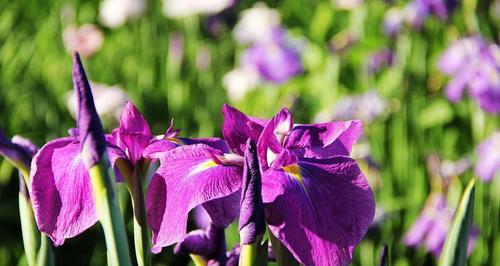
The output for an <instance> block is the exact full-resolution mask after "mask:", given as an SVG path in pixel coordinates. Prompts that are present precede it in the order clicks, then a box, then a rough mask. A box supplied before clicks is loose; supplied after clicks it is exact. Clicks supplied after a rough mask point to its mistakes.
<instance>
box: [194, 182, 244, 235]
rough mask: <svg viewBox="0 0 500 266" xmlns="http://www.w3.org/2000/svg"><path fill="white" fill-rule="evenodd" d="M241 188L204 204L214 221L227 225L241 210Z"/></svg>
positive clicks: (216, 223) (218, 224)
mask: <svg viewBox="0 0 500 266" xmlns="http://www.w3.org/2000/svg"><path fill="white" fill-rule="evenodd" d="M240 194H241V192H240V190H237V191H236V192H234V193H232V194H230V195H228V196H225V197H222V198H218V199H213V200H211V201H208V202H205V203H203V204H202V206H203V208H204V209H205V210H206V211H207V213H208V215H209V217H211V220H212V223H213V224H215V225H217V226H222V227H227V226H228V225H229V224H231V223H232V222H233V221H234V219H236V217H238V214H239V210H240Z"/></svg>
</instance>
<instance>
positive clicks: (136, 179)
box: [115, 160, 151, 266]
mask: <svg viewBox="0 0 500 266" xmlns="http://www.w3.org/2000/svg"><path fill="white" fill-rule="evenodd" d="M115 164H116V165H117V166H118V169H119V170H120V173H121V174H122V176H123V178H124V179H125V182H126V184H127V188H128V190H129V193H130V197H131V198H132V209H133V212H134V248H135V257H136V260H137V265H139V266H144V265H146V266H147V265H151V254H150V252H149V250H150V248H151V246H150V242H151V236H150V234H149V229H148V225H147V223H146V202H145V199H144V189H143V185H142V182H143V180H145V178H143V177H142V176H145V175H146V173H147V171H141V170H137V169H140V168H143V169H147V168H148V167H149V162H144V163H143V164H141V165H142V166H143V167H137V168H136V169H134V170H133V171H132V169H130V166H129V164H127V163H126V162H125V161H123V160H117V161H116V162H115Z"/></svg>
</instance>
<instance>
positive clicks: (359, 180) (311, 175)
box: [262, 156, 375, 265]
mask: <svg viewBox="0 0 500 266" xmlns="http://www.w3.org/2000/svg"><path fill="white" fill-rule="evenodd" d="M262 194H263V195H262V196H263V200H264V203H266V220H267V222H268V225H269V228H270V230H271V232H272V233H273V234H274V235H275V236H276V237H277V238H278V239H279V240H280V241H281V242H282V243H283V244H284V245H285V246H286V247H287V248H288V249H289V250H290V251H291V253H292V254H293V255H294V257H295V258H296V259H297V260H299V262H301V263H302V264H304V265H347V264H348V263H349V262H350V261H351V257H352V252H353V250H354V247H355V246H356V245H357V244H358V243H359V242H360V240H361V239H362V237H363V236H364V234H365V233H366V231H367V229H368V226H369V225H370V224H371V222H372V219H373V216H374V213H375V203H374V199H373V193H372V191H371V189H370V187H369V185H368V182H367V180H366V178H365V177H364V175H363V173H361V171H360V169H359V167H358V166H357V164H356V162H355V161H354V160H352V159H350V158H348V157H344V156H338V157H333V158H329V159H322V160H318V159H305V158H301V159H300V160H299V162H298V163H297V164H295V165H291V166H287V167H284V168H283V169H282V170H279V171H278V170H272V169H269V170H268V171H266V172H264V176H263V187H262Z"/></svg>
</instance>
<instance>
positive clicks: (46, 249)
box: [36, 234, 55, 266]
mask: <svg viewBox="0 0 500 266" xmlns="http://www.w3.org/2000/svg"><path fill="white" fill-rule="evenodd" d="M36 264H37V266H52V265H54V264H55V259H54V251H53V250H52V246H51V244H50V240H49V238H48V237H47V236H46V235H45V234H42V237H41V244H40V249H39V250H38V256H37V260H36Z"/></svg>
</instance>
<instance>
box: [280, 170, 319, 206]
mask: <svg viewBox="0 0 500 266" xmlns="http://www.w3.org/2000/svg"><path fill="white" fill-rule="evenodd" d="M283 171H285V173H287V174H289V175H290V176H292V177H293V178H294V179H295V180H297V182H299V184H300V187H302V190H303V191H304V194H305V196H306V197H307V199H308V200H309V204H311V203H312V200H311V197H310V196H309V191H308V190H307V187H306V185H305V184H304V179H303V178H302V174H301V173H300V166H299V165H298V164H292V165H288V166H285V167H283ZM312 209H314V208H313V207H312Z"/></svg>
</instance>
